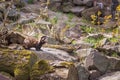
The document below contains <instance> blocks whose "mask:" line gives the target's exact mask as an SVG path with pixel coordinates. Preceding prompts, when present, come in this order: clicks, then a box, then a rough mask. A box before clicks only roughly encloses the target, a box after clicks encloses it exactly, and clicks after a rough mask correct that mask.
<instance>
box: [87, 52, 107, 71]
mask: <svg viewBox="0 0 120 80" xmlns="http://www.w3.org/2000/svg"><path fill="white" fill-rule="evenodd" d="M85 67H86V68H87V69H88V70H99V71H100V72H101V73H105V72H106V71H107V69H108V67H109V60H108V58H107V57H105V56H104V55H102V53H100V52H98V51H97V50H94V51H92V52H91V53H90V54H89V55H88V56H87V57H86V61H85Z"/></svg>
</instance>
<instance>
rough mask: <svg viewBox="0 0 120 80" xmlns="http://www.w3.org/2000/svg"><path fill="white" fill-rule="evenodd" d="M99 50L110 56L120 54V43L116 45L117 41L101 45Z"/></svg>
mask: <svg viewBox="0 0 120 80" xmlns="http://www.w3.org/2000/svg"><path fill="white" fill-rule="evenodd" d="M98 50H99V51H102V52H104V53H105V54H106V55H108V56H116V57H119V56H120V45H115V43H113V44H106V45H103V46H102V47H99V48H98Z"/></svg>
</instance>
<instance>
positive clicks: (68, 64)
mask: <svg viewBox="0 0 120 80" xmlns="http://www.w3.org/2000/svg"><path fill="white" fill-rule="evenodd" d="M60 64H61V65H62V66H65V67H66V68H69V67H70V66H71V65H74V64H73V63H72V62H61V63H60Z"/></svg>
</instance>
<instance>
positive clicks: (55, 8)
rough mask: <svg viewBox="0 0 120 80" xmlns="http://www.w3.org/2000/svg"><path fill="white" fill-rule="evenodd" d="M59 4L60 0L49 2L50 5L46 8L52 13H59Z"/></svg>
mask: <svg viewBox="0 0 120 80" xmlns="http://www.w3.org/2000/svg"><path fill="white" fill-rule="evenodd" d="M61 3H62V0H50V5H49V7H48V8H50V9H51V10H53V11H59V10H61V6H62V5H61Z"/></svg>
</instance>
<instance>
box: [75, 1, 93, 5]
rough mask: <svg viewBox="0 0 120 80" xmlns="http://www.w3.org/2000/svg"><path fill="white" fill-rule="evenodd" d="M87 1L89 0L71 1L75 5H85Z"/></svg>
mask: <svg viewBox="0 0 120 80" xmlns="http://www.w3.org/2000/svg"><path fill="white" fill-rule="evenodd" d="M89 1H91V0H73V3H74V4H76V5H80V6H83V5H86V3H88V2H89Z"/></svg>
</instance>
